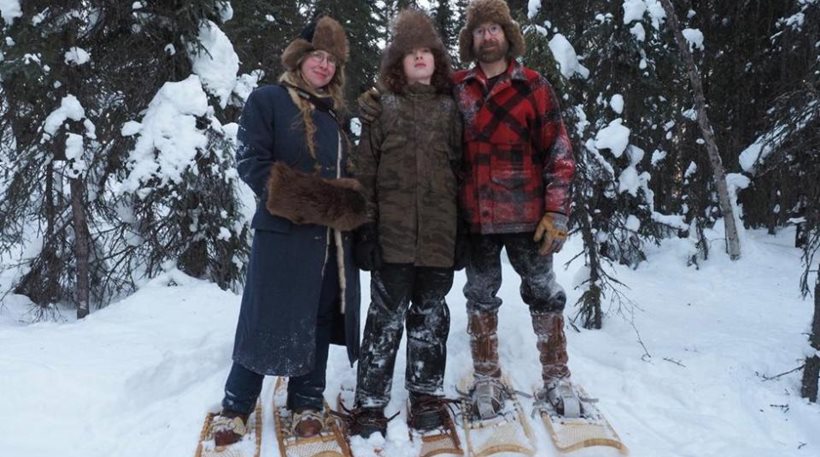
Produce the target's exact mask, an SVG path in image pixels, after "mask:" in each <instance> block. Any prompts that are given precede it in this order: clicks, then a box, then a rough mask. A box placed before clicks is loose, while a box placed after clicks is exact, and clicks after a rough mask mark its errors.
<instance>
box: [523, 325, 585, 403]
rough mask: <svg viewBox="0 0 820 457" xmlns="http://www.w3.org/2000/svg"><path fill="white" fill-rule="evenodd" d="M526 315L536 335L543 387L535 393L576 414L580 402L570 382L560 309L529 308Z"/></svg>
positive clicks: (565, 338)
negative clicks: (530, 318)
mask: <svg viewBox="0 0 820 457" xmlns="http://www.w3.org/2000/svg"><path fill="white" fill-rule="evenodd" d="M530 315H531V316H532V328H533V330H535V336H536V337H537V342H536V346H537V347H538V354H539V360H540V361H541V378H542V379H543V380H544V388H543V390H542V392H540V393H539V397H542V399H544V400H546V401H548V402H550V403H551V404H552V406H553V407H554V408H555V410H556V411H557V412H558V413H559V414H562V415H564V416H565V417H577V416H579V415H580V414H581V405H580V400H579V399H578V397H577V395H576V394H575V392H574V390H573V389H572V383H571V382H570V371H569V367H568V366H567V361H568V360H569V356H568V355H567V337H566V335H565V334H564V315H563V314H562V313H561V312H560V311H558V312H543V311H532V310H531V311H530Z"/></svg>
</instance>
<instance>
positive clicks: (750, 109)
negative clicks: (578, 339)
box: [0, 0, 820, 328]
mask: <svg viewBox="0 0 820 457" xmlns="http://www.w3.org/2000/svg"><path fill="white" fill-rule="evenodd" d="M419 3H420V2H416V1H414V0H384V1H382V2H371V1H366V0H340V1H331V0H297V1H293V2H266V1H263V0H232V1H230V2H229V1H227V0H197V1H190V2H183V1H179V0H172V1H156V0H141V1H137V2H109V1H103V0H58V1H44V0H26V1H23V2H21V3H20V5H21V9H22V15H21V16H20V17H15V18H0V26H2V34H3V37H2V38H3V40H2V41H0V78H1V80H0V94H2V96H0V214H2V217H0V256H2V258H3V259H4V260H3V261H4V266H5V267H6V268H11V269H13V270H14V271H15V272H16V275H15V280H14V284H12V285H11V287H10V288H9V289H7V290H4V291H0V293H3V292H13V293H19V294H23V295H26V296H28V297H29V298H30V299H31V300H32V302H33V303H35V304H37V305H39V306H40V307H39V308H38V310H39V312H40V313H43V314H45V313H48V312H50V311H49V310H50V309H51V308H50V305H51V304H54V303H71V304H74V305H76V306H77V307H78V313H79V314H83V313H85V312H87V311H83V308H84V307H86V306H88V305H89V304H90V305H91V306H101V305H103V304H105V303H106V302H107V301H109V300H110V299H111V298H113V297H116V296H119V295H122V294H127V293H129V292H130V291H132V290H133V289H134V288H135V287H137V285H138V284H139V283H140V282H142V281H143V280H144V278H148V277H152V276H155V275H156V274H158V273H159V272H161V271H163V270H164V269H167V268H173V267H176V268H180V269H182V270H183V271H185V272H187V273H188V274H191V275H194V276H197V277H202V278H207V279H209V280H212V281H215V282H217V283H218V284H220V286H222V287H233V288H238V287H240V286H241V281H242V280H243V278H244V271H243V270H244V265H245V263H246V262H245V259H246V256H247V252H248V243H249V241H250V231H249V227H248V221H247V220H246V216H244V214H245V213H247V212H248V211H247V207H248V205H252V204H253V202H252V201H251V200H252V197H251V196H250V194H249V193H248V191H247V189H246V188H245V186H244V184H241V183H239V182H238V180H237V179H236V175H235V172H234V166H233V154H234V150H233V147H234V141H235V140H234V135H235V131H236V124H235V122H236V121H237V120H238V117H239V114H240V112H241V107H242V104H243V103H244V100H245V99H246V97H247V95H248V94H249V92H250V91H251V90H252V89H253V88H254V87H256V86H257V85H258V84H275V83H276V81H277V79H278V77H279V75H280V74H281V73H282V71H283V69H282V67H281V63H280V56H281V53H282V50H283V49H284V48H285V47H286V46H287V45H288V43H289V42H290V41H291V40H292V39H294V38H295V37H296V36H298V34H299V33H300V32H301V30H302V29H303V28H304V26H305V25H307V23H308V22H309V21H311V20H313V19H314V18H315V17H316V16H317V15H319V14H329V15H331V16H333V17H334V18H336V19H337V20H339V21H340V22H341V23H342V24H343V25H344V26H345V28H346V30H347V33H348V37H349V41H350V60H349V62H348V64H347V68H346V70H347V88H346V89H347V92H346V98H347V103H348V108H349V109H350V112H349V114H350V115H355V114H356V103H355V101H354V100H355V99H356V97H357V96H358V95H359V94H360V93H361V92H362V91H364V90H366V89H367V88H369V87H370V86H371V85H372V84H373V82H374V80H375V76H376V74H377V71H378V66H379V61H380V57H381V49H380V48H381V47H382V46H384V44H385V43H387V42H388V41H389V39H390V37H389V36H388V33H389V23H390V20H391V19H392V18H393V17H394V16H395V14H396V13H397V12H398V11H399V10H400V9H401V8H405V7H410V6H415V7H418V6H419ZM508 3H509V5H510V8H511V11H512V13H513V15H514V16H515V18H516V19H517V20H518V21H519V23H520V24H521V26H522V28H523V30H524V31H525V36H526V39H527V44H528V52H527V55H526V56H524V58H523V61H524V63H525V64H526V65H528V66H530V67H532V68H534V69H536V70H538V71H540V72H542V74H544V75H545V76H546V77H547V78H548V79H549V80H550V82H551V83H552V84H553V86H554V87H555V89H556V91H557V93H558V94H559V96H560V100H561V103H562V109H563V112H564V117H565V120H566V123H567V127H568V130H569V132H570V134H571V136H572V141H573V146H574V149H575V153H576V158H577V161H578V178H577V179H576V182H575V184H574V186H575V193H574V196H575V200H574V213H573V216H572V229H573V231H574V233H576V234H578V235H579V236H580V237H581V238H582V239H583V241H584V251H583V253H579V254H578V256H579V257H582V258H583V259H584V262H585V265H586V268H587V269H588V271H589V273H588V275H587V279H586V281H585V282H584V284H583V285H582V286H581V287H582V288H583V291H582V294H581V299H580V301H579V303H578V312H579V315H578V317H579V318H580V320H581V323H582V325H583V326H585V327H591V328H598V327H600V326H601V325H602V324H603V321H604V317H605V313H604V311H605V309H604V308H603V306H602V302H603V300H604V298H606V297H609V299H610V300H618V301H619V303H623V302H624V300H623V299H622V297H623V295H622V294H621V293H620V292H619V290H618V283H617V282H616V281H615V280H614V279H612V278H611V277H609V276H608V275H607V271H608V268H607V265H608V263H609V262H618V263H622V264H625V265H629V266H631V267H632V268H637V267H639V265H640V264H641V263H642V262H644V261H645V259H646V248H647V246H649V245H652V244H655V243H657V242H659V240H661V239H663V238H667V237H680V238H684V239H688V240H689V241H690V243H689V245H690V246H691V247H690V252H689V263H690V264H691V265H693V266H695V267H697V266H698V265H699V264H700V263H701V262H702V261H703V260H704V259H706V258H707V257H708V256H709V255H710V254H711V253H712V252H718V251H719V250H721V249H722V247H723V246H722V245H721V246H715V243H717V242H719V241H718V240H720V239H721V238H722V234H721V230H722V227H721V226H720V225H721V224H720V221H721V218H722V217H723V214H721V211H720V205H719V202H718V199H717V195H716V187H715V183H714V180H713V178H712V173H711V167H710V162H709V158H708V157H707V154H706V149H705V147H704V145H703V144H702V140H701V136H702V131H701V130H700V129H699V127H698V124H697V117H696V115H694V111H693V106H694V102H693V93H692V90H691V88H690V87H691V86H690V83H689V80H688V77H687V73H686V70H685V69H684V66H683V64H682V62H681V60H680V58H679V56H678V53H677V52H676V44H675V42H674V39H673V37H672V34H671V33H670V31H669V28H668V26H667V24H666V22H665V21H664V20H663V18H659V17H658V16H657V11H654V12H653V11H652V8H653V7H655V6H657V5H656V3H657V2H655V1H650V0H646V1H640V0H630V1H628V2H626V1H622V0H619V1H616V2H610V1H605V0H576V1H569V0H551V1H549V2H547V1H541V2H540V8H539V9H538V10H537V14H536V15H534V16H533V17H528V13H529V12H530V4H531V3H532V2H530V1H528V0H509V1H508ZM675 3H677V6H676V13H677V15H678V17H679V18H680V20H681V22H682V27H685V28H690V29H693V31H700V32H701V33H702V34H703V37H704V42H703V43H704V47H703V49H700V48H693V53H694V57H695V59H696V64H697V67H698V68H699V74H700V77H701V79H702V81H703V90H704V96H705V99H706V101H707V104H708V112H709V117H710V119H711V121H712V124H713V126H714V134H715V138H716V141H717V146H718V148H719V150H720V153H721V159H722V161H723V164H724V166H725V167H726V171H727V173H728V174H729V178H728V179H727V180H728V181H729V183H730V190H734V191H735V192H737V204H738V206H737V207H736V209H738V210H739V213H740V217H741V220H742V222H743V224H744V225H745V226H746V227H749V228H758V227H766V228H768V230H769V231H770V232H771V233H774V232H776V231H778V230H781V229H783V228H784V227H787V226H789V225H793V224H796V225H799V227H800V230H799V231H798V239H797V240H796V243H798V244H799V245H800V246H801V247H802V248H803V250H804V255H803V259H804V260H803V261H804V264H805V267H806V272H805V273H804V275H803V278H800V279H801V281H800V282H801V287H802V289H803V291H804V292H808V290H809V287H810V286H809V284H808V281H809V279H808V277H809V268H810V267H811V266H812V265H816V263H817V252H818V249H820V209H818V205H819V204H818V202H820V184H818V182H820V181H818V179H817V176H818V175H820V152H818V149H820V136H818V135H820V101H819V100H818V95H817V94H818V83H819V82H820V81H818V79H820V57H819V56H818V52H820V48H818V46H817V37H818V36H820V30H818V27H820V2H817V1H806V0H785V1H782V2H767V1H762V0H749V1H745V2H720V1H716V0H699V1H691V2H683V3H681V2H675ZM467 4H468V1H467V0H437V1H431V2H424V5H426V6H427V7H428V8H429V12H430V14H431V16H433V18H434V21H435V23H436V25H437V27H438V29H439V31H440V33H441V35H442V38H443V40H444V41H445V43H446V45H447V47H448V49H450V50H451V51H452V57H453V63H454V67H455V68H459V67H462V66H463V64H459V62H458V60H457V54H458V53H457V47H458V33H459V30H460V29H461V27H462V26H463V21H464V17H463V16H464V15H463V12H464V9H465V8H466V5H467ZM627 4H629V5H632V6H636V5H637V6H641V5H642V6H641V7H643V8H645V11H644V12H643V13H642V14H641V15H640V17H630V18H627V17H626V15H627V12H628V11H630V10H629V9H627V8H626V7H627ZM533 6H538V5H537V4H535V3H533ZM633 12H634V10H633ZM222 32H224V33H225V35H226V36H227V40H229V41H230V44H231V45H232V48H233V50H232V51H231V52H234V51H235V53H236V56H237V57H238V64H237V69H236V70H237V71H236V75H235V78H236V85H235V87H234V88H233V89H232V90H230V89H229V90H228V91H227V92H229V93H226V92H225V91H223V92H221V93H220V92H218V91H217V90H216V89H215V88H214V87H213V85H212V84H211V83H210V82H209V80H208V75H207V74H205V73H204V72H203V71H202V70H199V69H197V68H195V65H194V62H196V61H198V59H201V58H202V56H205V55H207V54H208V53H209V52H211V51H213V48H211V47H210V46H213V41H212V40H213V39H215V38H214V37H216V38H218V39H221V38H219V36H220V35H219V34H220V33H222ZM227 40H226V41H227ZM567 50H572V51H574V53H575V54H576V55H577V59H575V58H573V56H567V55H562V54H560V53H562V52H565V51H567ZM556 52H559V54H555V53H556ZM575 63H580V66H576V67H573V68H569V67H567V66H566V65H568V64H569V65H574V64H575ZM192 78H193V79H192ZM168 84H171V86H167V85H168ZM181 87H189V88H194V89H196V90H194V93H195V94H196V100H199V101H202V103H203V104H202V105H198V106H200V107H201V108H202V109H201V110H200V111H197V113H183V114H181V115H180V116H181V118H183V117H185V116H190V119H188V118H186V119H187V120H186V122H190V128H189V129H186V130H185V131H186V132H187V133H188V134H190V135H194V136H196V138H198V139H199V140H198V141H200V143H198V146H197V148H196V149H195V153H193V154H192V155H191V157H190V160H189V162H188V163H185V164H182V165H180V167H179V174H178V176H176V177H175V178H174V179H170V178H169V176H168V174H167V173H168V166H167V165H164V166H163V165H162V160H163V157H164V155H163V153H162V147H161V146H159V145H154V146H151V147H146V146H145V145H144V143H145V142H146V141H148V139H149V137H150V134H149V133H150V132H149V131H148V130H146V129H147V127H146V125H148V124H149V123H150V122H151V119H152V117H151V116H154V115H155V112H154V111H152V109H153V110H155V109H156V108H152V106H154V107H156V105H157V104H163V103H167V102H168V100H167V99H165V98H163V97H164V96H163V94H164V92H163V88H166V90H172V89H173V88H177V89H176V90H179V88H181ZM192 90H193V89H192ZM61 106H62V107H63V109H62V110H60V109H59V108H60V107H61ZM163 106H165V105H163ZM621 128H623V129H628V135H627V136H626V138H627V142H626V144H625V145H623V147H622V148H613V147H612V145H609V144H606V142H605V141H603V142H602V139H603V138H605V133H606V132H607V129H610V130H609V131H610V132H611V131H612V130H613V129H621ZM177 133H179V134H180V135H181V134H182V133H181V132H177ZM169 137H170V138H171V139H174V138H177V136H176V135H170V134H169ZM179 138H182V137H179ZM180 141H181V140H180ZM138 151H142V152H143V153H144V155H139V154H137V152H138ZM149 165H150V166H149ZM146 167H147V168H148V169H152V170H153V171H152V172H145V169H146ZM151 167H153V168H151ZM163 167H164V168H163ZM160 170H161V171H160ZM716 247H717V249H718V251H714V249H715V248H716ZM796 279H797V278H796ZM6 287H8V285H6Z"/></svg>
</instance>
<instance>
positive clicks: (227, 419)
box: [211, 409, 250, 447]
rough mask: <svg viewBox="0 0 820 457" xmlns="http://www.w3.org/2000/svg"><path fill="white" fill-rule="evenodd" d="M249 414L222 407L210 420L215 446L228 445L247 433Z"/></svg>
mask: <svg viewBox="0 0 820 457" xmlns="http://www.w3.org/2000/svg"><path fill="white" fill-rule="evenodd" d="M249 416H250V415H249V414H242V413H238V412H236V411H230V410H227V409H223V410H222V412H221V413H219V414H218V415H216V416H214V418H213V421H212V422H211V433H212V434H213V437H214V444H215V445H216V446H217V447H222V446H230V445H231V444H234V443H236V442H238V441H239V440H241V439H242V437H243V436H245V434H246V433H248V417H249Z"/></svg>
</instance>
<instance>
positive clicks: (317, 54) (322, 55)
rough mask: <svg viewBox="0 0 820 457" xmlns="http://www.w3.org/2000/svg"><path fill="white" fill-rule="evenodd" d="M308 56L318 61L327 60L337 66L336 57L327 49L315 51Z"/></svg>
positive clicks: (329, 63)
mask: <svg viewBox="0 0 820 457" xmlns="http://www.w3.org/2000/svg"><path fill="white" fill-rule="evenodd" d="M308 57H309V58H311V59H313V60H315V61H317V62H327V64H328V65H333V66H334V67H335V66H336V57H335V56H334V55H333V54H331V53H329V52H325V51H313V52H311V53H310V54H308Z"/></svg>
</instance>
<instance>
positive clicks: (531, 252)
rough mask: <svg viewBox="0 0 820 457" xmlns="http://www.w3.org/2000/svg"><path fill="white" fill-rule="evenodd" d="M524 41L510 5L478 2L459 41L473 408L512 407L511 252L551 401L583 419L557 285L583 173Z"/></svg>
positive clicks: (485, 412) (484, 414)
mask: <svg viewBox="0 0 820 457" xmlns="http://www.w3.org/2000/svg"><path fill="white" fill-rule="evenodd" d="M524 46H525V45H524V37H523V36H522V34H521V30H520V28H519V26H518V24H517V23H515V22H514V21H513V20H512V18H511V17H510V10H509V7H508V6H507V3H506V2H505V1H504V0H475V1H473V2H472V3H471V4H470V5H469V6H468V7H467V11H466V25H465V27H464V28H463V29H462V30H461V33H460V34H459V51H460V55H461V60H462V61H463V62H471V61H473V62H476V65H474V66H473V67H472V68H470V69H469V70H462V71H459V72H457V73H456V74H455V75H454V83H455V88H454V93H455V98H456V102H457V103H458V105H459V108H460V111H461V113H462V115H463V116H464V163H463V168H464V185H463V187H462V188H461V191H460V203H461V205H462V208H461V209H462V215H463V217H464V218H465V219H466V222H467V224H468V225H469V228H470V236H469V240H470V243H469V245H470V249H469V261H468V263H467V284H466V285H465V286H464V295H465V297H466V298H467V317H468V327H467V330H468V333H469V334H470V348H471V351H472V356H473V368H474V370H475V386H474V389H473V391H472V401H473V402H474V406H475V409H476V411H477V413H478V415H479V416H480V417H481V418H482V419H487V418H490V417H493V416H495V415H496V414H498V412H499V410H500V409H501V407H502V405H503V402H504V389H503V385H502V384H501V382H500V378H501V367H500V365H499V362H498V337H497V334H496V329H497V326H498V309H499V307H500V306H501V299H500V298H499V297H497V295H496V294H497V293H498V290H499V288H500V287H501V260H500V253H501V248H502V247H504V248H506V250H507V255H508V257H509V259H510V263H511V264H512V266H513V268H514V269H515V271H516V273H518V275H519V276H520V277H521V298H522V299H523V301H524V303H526V304H527V305H528V306H529V310H530V315H531V317H532V326H533V329H534V330H535V334H536V336H537V338H538V342H537V347H538V351H539V353H540V361H541V375H542V378H543V381H544V390H543V392H542V394H543V395H545V396H546V398H548V399H549V400H550V401H552V402H553V403H554V404H555V405H556V407H557V408H558V409H559V411H564V407H565V405H564V404H563V403H564V401H566V402H567V403H568V404H567V405H566V409H567V411H566V412H568V413H569V412H570V411H569V410H570V409H572V410H573V414H574V411H575V410H576V408H577V402H576V401H575V400H577V399H575V400H572V401H573V405H570V404H569V402H570V398H571V397H572V394H571V392H572V389H571V387H570V384H569V376H570V372H569V369H568V367H567V350H566V338H565V336H564V318H563V309H564V304H565V303H566V294H565V293H564V290H563V289H562V288H561V286H560V285H558V283H556V281H555V274H554V273H553V268H552V254H553V253H555V252H558V251H560V250H561V247H562V246H563V244H564V241H565V240H566V237H567V219H568V216H569V209H570V194H569V187H570V183H571V181H572V178H573V175H574V173H575V162H574V160H573V157H572V147H571V144H570V141H569V138H568V136H567V132H566V128H565V127H564V123H563V120H562V119H561V113H560V108H559V106H558V100H557V97H556V95H555V93H554V91H553V90H552V87H551V86H550V84H549V83H548V82H547V80H546V79H545V78H544V77H543V76H541V75H540V74H538V73H537V72H535V71H533V70H531V69H529V68H526V67H524V66H523V65H521V64H520V63H518V62H516V61H515V58H516V57H518V56H520V55H521V54H523V52H524Z"/></svg>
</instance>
